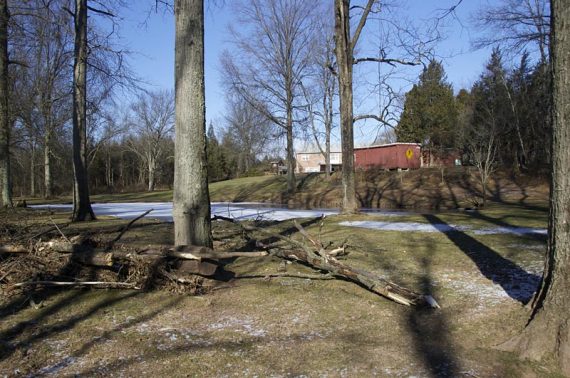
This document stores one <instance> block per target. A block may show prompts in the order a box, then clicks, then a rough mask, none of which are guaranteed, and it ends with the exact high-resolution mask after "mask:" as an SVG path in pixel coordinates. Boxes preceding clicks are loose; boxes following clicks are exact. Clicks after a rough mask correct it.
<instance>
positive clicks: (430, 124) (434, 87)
mask: <svg viewBox="0 0 570 378" xmlns="http://www.w3.org/2000/svg"><path fill="white" fill-rule="evenodd" d="M456 123H457V107H456V104H455V99H454V97H453V89H452V87H451V84H449V83H448V82H447V80H446V75H445V71H444V69H443V65H442V64H441V62H438V61H436V60H431V61H430V63H429V65H428V66H427V67H426V68H425V69H424V70H423V72H422V73H421V75H420V77H419V82H418V84H416V85H414V87H413V88H412V90H410V91H409V92H408V93H407V94H406V101H405V104H404V111H403V113H402V117H401V119H400V122H399V124H398V126H397V127H396V137H397V139H398V141H399V142H416V143H422V144H423V145H424V147H426V148H429V149H431V150H433V151H434V152H442V151H443V150H445V149H448V148H453V147H455V144H456V143H455V142H456V138H455V133H456V129H455V127H456Z"/></svg>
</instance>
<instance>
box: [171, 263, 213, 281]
mask: <svg viewBox="0 0 570 378" xmlns="http://www.w3.org/2000/svg"><path fill="white" fill-rule="evenodd" d="M217 270H218V265H216V264H214V263H211V262H207V261H197V260H186V261H181V262H180V264H178V266H177V267H176V274H177V275H179V274H199V275H201V276H206V277H211V276H213V275H215V274H216V271H217Z"/></svg>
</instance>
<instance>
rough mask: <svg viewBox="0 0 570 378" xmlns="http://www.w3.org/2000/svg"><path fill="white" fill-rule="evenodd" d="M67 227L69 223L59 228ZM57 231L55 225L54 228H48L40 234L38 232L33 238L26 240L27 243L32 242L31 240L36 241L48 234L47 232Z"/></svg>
mask: <svg viewBox="0 0 570 378" xmlns="http://www.w3.org/2000/svg"><path fill="white" fill-rule="evenodd" d="M52 222H53V220H52ZM67 226H69V223H66V224H64V225H63V226H62V227H61V228H64V227H67ZM57 229H58V228H57V225H56V226H55V227H50V228H48V229H47V230H45V231H42V232H40V233H37V234H35V235H34V236H31V237H30V238H28V241H30V240H33V239H36V238H39V237H40V236H42V235H45V234H47V233H49V232H52V231H56V230H57ZM60 233H61V231H60Z"/></svg>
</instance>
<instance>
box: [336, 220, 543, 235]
mask: <svg viewBox="0 0 570 378" xmlns="http://www.w3.org/2000/svg"><path fill="white" fill-rule="evenodd" d="M339 224H340V225H341V226H349V227H360V228H368V229H372V230H382V231H418V232H444V233H445V232H452V231H461V232H465V231H469V232H472V233H474V234H476V235H491V234H515V235H525V234H541V235H546V232H547V231H546V229H544V228H528V227H493V228H484V229H479V230H477V229H471V227H469V226H459V225H454V224H447V223H418V222H383V221H344V222H340V223H339Z"/></svg>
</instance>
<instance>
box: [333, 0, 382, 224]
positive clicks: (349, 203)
mask: <svg viewBox="0 0 570 378" xmlns="http://www.w3.org/2000/svg"><path fill="white" fill-rule="evenodd" d="M374 2H375V0H368V2H367V3H366V6H365V7H364V10H363V12H362V15H361V17H360V21H359V22H358V25H357V27H356V29H355V31H354V35H352V36H351V32H350V9H351V7H350V0H335V2H334V10H335V54H336V61H337V67H338V68H337V70H338V82H339V96H340V129H341V143H342V212H343V213H345V214H347V213H348V214H349V213H354V212H356V211H358V204H357V202H356V183H355V180H354V129H353V122H354V121H353V113H354V111H353V106H354V104H353V91H352V74H353V65H354V49H355V46H356V44H357V43H358V38H359V37H360V34H361V33H362V29H363V28H364V24H365V23H366V19H367V17H368V14H369V13H370V11H371V9H372V5H373V4H374Z"/></svg>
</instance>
